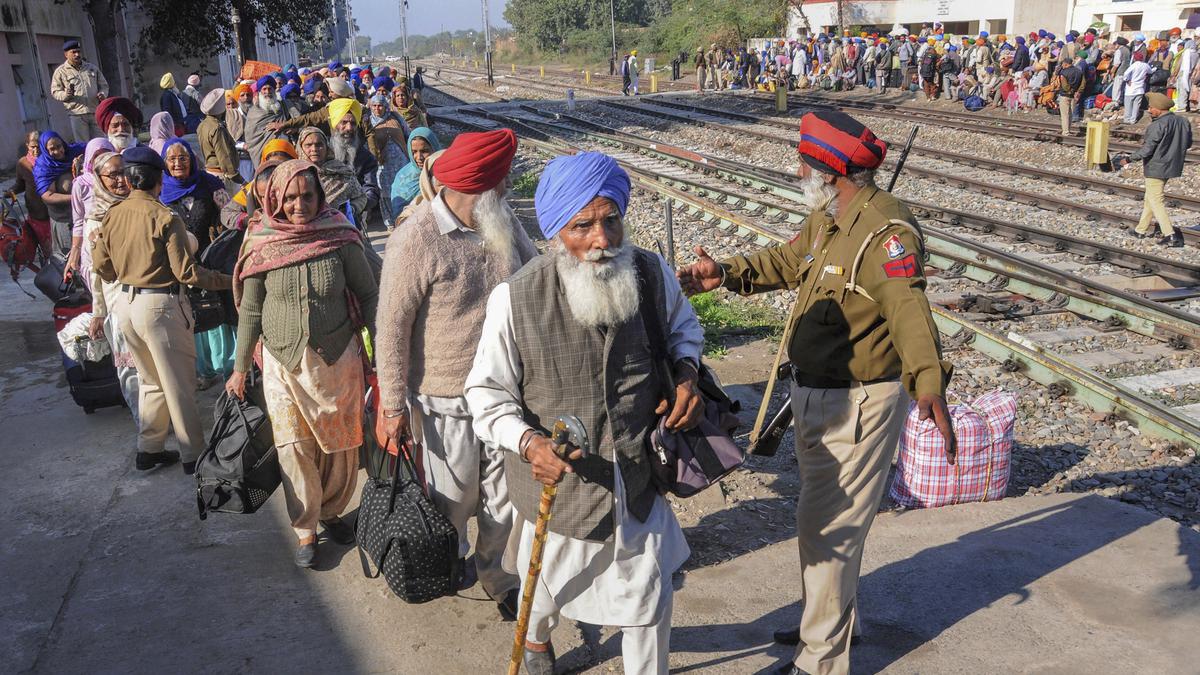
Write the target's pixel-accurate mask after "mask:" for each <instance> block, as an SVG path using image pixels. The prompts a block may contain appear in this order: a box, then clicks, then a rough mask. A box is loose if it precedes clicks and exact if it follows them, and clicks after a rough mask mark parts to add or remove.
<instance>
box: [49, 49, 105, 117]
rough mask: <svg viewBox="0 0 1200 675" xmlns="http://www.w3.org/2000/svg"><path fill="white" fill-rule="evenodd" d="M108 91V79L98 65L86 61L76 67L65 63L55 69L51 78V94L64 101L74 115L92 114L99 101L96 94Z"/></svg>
mask: <svg viewBox="0 0 1200 675" xmlns="http://www.w3.org/2000/svg"><path fill="white" fill-rule="evenodd" d="M107 93H108V81H107V80H105V79H104V73H101V72H100V69H99V68H97V67H96V66H94V65H92V64H90V63H88V62H87V61H84V62H83V64H82V65H81V66H79V67H78V68H76V67H75V66H73V65H71V64H70V63H63V64H62V65H61V66H59V67H57V68H55V69H54V76H53V77H51V78H50V95H51V96H53V97H54V100H56V101H62V104H63V107H64V108H66V109H67V112H68V113H70V114H72V115H92V114H95V112H96V105H97V104H99V101H97V100H96V96H97V95H99V94H107Z"/></svg>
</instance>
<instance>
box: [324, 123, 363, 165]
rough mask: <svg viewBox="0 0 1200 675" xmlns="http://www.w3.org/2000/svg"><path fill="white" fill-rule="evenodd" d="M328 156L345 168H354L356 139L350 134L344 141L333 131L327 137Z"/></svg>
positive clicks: (356, 152)
mask: <svg viewBox="0 0 1200 675" xmlns="http://www.w3.org/2000/svg"><path fill="white" fill-rule="evenodd" d="M329 155H330V157H332V158H333V159H336V160H337V161H339V162H341V163H342V164H345V165H346V166H354V158H355V156H356V155H358V138H356V137H355V136H354V135H353V134H351V135H350V138H349V139H346V138H345V137H344V136H342V135H341V134H340V133H338V132H337V131H334V132H333V134H332V135H331V136H330V137H329Z"/></svg>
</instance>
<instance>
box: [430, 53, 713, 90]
mask: <svg viewBox="0 0 1200 675" xmlns="http://www.w3.org/2000/svg"><path fill="white" fill-rule="evenodd" d="M421 64H422V65H426V66H430V67H437V68H443V69H446V68H455V69H460V70H465V71H466V72H482V69H479V71H475V69H473V68H469V67H464V66H453V65H450V66H447V65H445V64H437V63H429V62H425V61H422V62H421ZM494 73H495V75H497V76H498V75H502V74H506V73H504V72H503V70H499V69H498V70H495V71H494ZM534 73H539V71H538V68H537V67H536V66H517V73H516V74H522V75H525V76H528V77H531V78H532V77H534ZM579 73H580V71H579V70H563V69H561V68H556V67H553V66H549V67H546V77H560V78H564V79H575V80H583V79H584V77H583V76H582V75H580V74H579ZM539 75H540V73H539ZM642 77H643V78H646V76H645V75H642ZM646 79H647V80H648V78H646ZM597 82H599V83H602V84H611V85H612V86H614V87H617V90H618V92H619V90H620V85H621V82H622V80H621V76H620V75H605V74H603V73H592V83H593V84H594V83H597ZM658 85H659V87H661V88H663V89H669V90H671V91H677V92H685V91H691V90H693V88H692V87H691V86H690V85H687V84H684V83H683V81H682V80H671V79H668V78H660V79H659V81H658ZM572 86H573V85H572ZM608 93H610V94H611V93H614V92H612V91H611V90H610V91H609V92H608Z"/></svg>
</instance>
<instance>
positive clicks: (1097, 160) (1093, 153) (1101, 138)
mask: <svg viewBox="0 0 1200 675" xmlns="http://www.w3.org/2000/svg"><path fill="white" fill-rule="evenodd" d="M1108 134H1109V129H1108V122H1088V123H1087V142H1086V144H1085V145H1084V150H1083V152H1084V155H1086V156H1087V164H1088V168H1089V169H1094V168H1096V167H1097V166H1099V165H1101V164H1105V163H1107V162H1108Z"/></svg>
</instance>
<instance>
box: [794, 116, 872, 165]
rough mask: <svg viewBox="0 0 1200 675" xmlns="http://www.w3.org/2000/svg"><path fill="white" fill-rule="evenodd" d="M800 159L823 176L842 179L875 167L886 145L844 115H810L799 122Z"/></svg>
mask: <svg viewBox="0 0 1200 675" xmlns="http://www.w3.org/2000/svg"><path fill="white" fill-rule="evenodd" d="M797 150H799V151H800V157H802V158H803V159H804V161H805V162H806V163H807V164H808V165H809V166H811V167H812V168H814V169H816V170H817V171H823V172H825V173H831V174H835V175H839V176H845V175H846V174H847V173H849V172H850V170H851V169H858V170H867V169H874V168H876V167H878V166H879V165H880V164H881V163H882V162H883V158H884V156H885V155H887V143H884V142H883V141H882V140H880V139H878V138H876V137H875V134H873V133H871V130H870V129H868V128H866V127H865V126H863V125H862V123H861V122H859V121H858V120H856V119H854V118H853V117H851V116H849V115H847V114H846V113H842V112H836V111H829V112H810V113H808V114H806V115H805V116H804V117H801V118H800V145H799V146H798V147H797Z"/></svg>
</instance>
